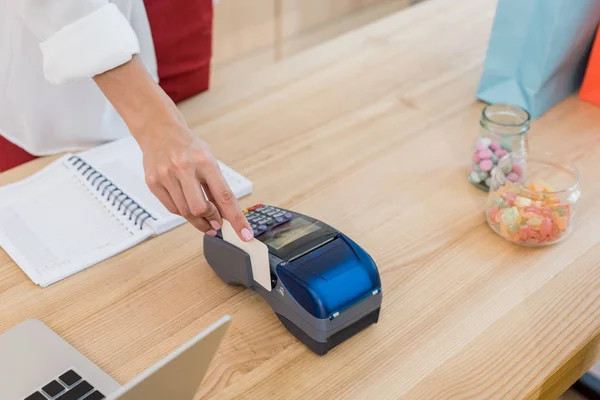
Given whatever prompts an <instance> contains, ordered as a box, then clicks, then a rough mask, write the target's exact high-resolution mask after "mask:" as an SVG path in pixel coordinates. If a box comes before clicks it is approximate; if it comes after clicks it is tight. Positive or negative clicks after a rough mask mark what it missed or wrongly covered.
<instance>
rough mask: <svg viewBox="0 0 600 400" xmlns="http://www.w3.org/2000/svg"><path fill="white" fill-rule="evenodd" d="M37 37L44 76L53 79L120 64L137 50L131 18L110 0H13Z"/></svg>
mask: <svg viewBox="0 0 600 400" xmlns="http://www.w3.org/2000/svg"><path fill="white" fill-rule="evenodd" d="M15 1H16V2H17V4H18V9H19V12H20V15H21V17H22V18H23V20H24V21H25V23H26V24H27V26H28V27H29V29H31V31H32V32H33V33H34V34H35V35H36V37H37V38H38V39H39V40H40V49H41V51H42V55H43V60H44V61H43V62H44V66H43V68H44V75H45V76H46V79H47V80H48V81H49V82H51V83H54V84H62V83H67V82H71V81H74V80H77V79H81V78H91V77H93V76H95V75H98V74H101V73H103V72H106V71H108V70H110V69H113V68H115V67H118V66H119V65H121V64H124V63H126V62H127V61H129V60H130V59H131V57H132V56H133V55H134V54H137V53H139V52H140V45H139V42H138V38H137V36H136V34H135V32H134V31H133V29H132V27H131V25H130V24H129V21H127V19H126V18H125V16H124V15H123V13H121V11H120V10H119V9H118V8H117V6H116V5H115V4H113V3H109V2H108V0H15Z"/></svg>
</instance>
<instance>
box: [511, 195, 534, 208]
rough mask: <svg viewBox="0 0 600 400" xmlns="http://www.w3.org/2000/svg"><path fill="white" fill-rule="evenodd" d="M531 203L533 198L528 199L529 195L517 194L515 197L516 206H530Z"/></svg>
mask: <svg viewBox="0 0 600 400" xmlns="http://www.w3.org/2000/svg"><path fill="white" fill-rule="evenodd" d="M531 203H532V201H531V199H528V198H527V197H522V196H517V198H516V199H515V206H517V207H523V208H525V207H529V206H530V205H531Z"/></svg>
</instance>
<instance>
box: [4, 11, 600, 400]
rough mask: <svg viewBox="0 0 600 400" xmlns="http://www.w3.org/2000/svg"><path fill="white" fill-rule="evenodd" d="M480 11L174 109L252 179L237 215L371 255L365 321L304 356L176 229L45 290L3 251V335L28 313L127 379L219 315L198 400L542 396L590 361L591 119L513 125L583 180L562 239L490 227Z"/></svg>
mask: <svg viewBox="0 0 600 400" xmlns="http://www.w3.org/2000/svg"><path fill="white" fill-rule="evenodd" d="M495 4H496V2H495V1H494V0H462V1H455V0H429V1H427V2H424V3H422V4H420V5H417V6H415V7H414V8H411V9H410V10H408V11H404V12H400V13H398V14H395V15H393V16H390V17H388V18H386V19H383V20H381V21H379V22H377V23H374V24H372V25H369V26H367V27H365V28H362V29H360V30H358V31H354V32H351V33H350V34H348V35H345V36H342V37H340V38H338V39H336V40H334V41H332V42H330V43H327V44H325V45H323V46H321V47H318V48H316V49H314V50H311V51H309V52H307V53H304V54H300V55H298V56H296V57H294V58H292V59H289V60H287V61H285V62H283V63H281V64H279V65H276V66H275V67H274V68H272V69H269V70H267V71H264V72H261V73H260V74H258V75H257V76H256V77H255V78H254V79H252V80H250V81H247V82H240V83H238V84H236V85H229V86H226V87H223V88H220V89H219V90H215V91H213V92H211V93H209V94H207V95H203V96H200V97H198V98H195V99H192V100H191V101H188V102H186V103H185V104H183V105H182V106H181V108H182V110H183V111H184V113H185V115H186V117H187V119H188V121H189V122H190V124H191V126H192V127H193V128H194V129H195V130H196V131H197V132H198V134H199V135H201V136H202V137H203V138H204V139H206V140H207V141H208V142H209V143H210V145H211V147H212V149H213V151H214V152H215V153H216V154H217V156H218V157H219V158H220V159H221V160H223V161H224V162H225V163H227V164H230V165H231V166H232V167H233V168H235V169H236V170H238V171H240V172H242V173H243V174H244V175H246V176H248V177H249V178H250V179H252V180H253V181H254V183H255V191H254V194H253V195H252V196H251V197H249V198H246V199H244V200H243V201H242V205H243V206H249V205H252V204H254V203H258V202H264V203H270V204H275V205H279V206H282V207H285V208H290V209H294V210H298V211H299V212H302V213H305V214H309V215H312V216H314V217H317V218H320V219H322V220H324V221H326V222H328V223H330V224H332V225H333V226H335V227H337V228H339V229H340V230H341V231H343V232H345V233H347V234H348V235H349V236H350V237H352V238H354V239H355V240H356V241H357V242H358V243H359V244H361V245H362V246H363V247H364V248H365V249H366V250H367V251H368V252H369V253H370V254H371V255H372V256H373V257H374V258H375V260H376V262H377V264H378V266H379V270H380V273H381V279H382V282H383V294H384V297H383V307H382V314H381V318H380V322H379V324H377V325H375V326H372V327H370V328H368V329H367V330H365V331H363V332H362V333H360V334H359V335H357V336H355V337H353V338H352V339H350V340H348V341H347V342H345V343H343V344H342V345H341V346H339V347H337V348H336V349H334V350H333V351H331V352H330V353H329V354H328V355H326V356H324V357H319V356H316V355H314V354H312V353H311V352H310V351H309V350H307V349H306V348H305V347H304V346H303V345H302V344H300V343H298V342H297V341H296V340H295V338H294V337H292V336H291V335H290V334H288V333H287V332H286V331H285V329H284V328H283V327H282V326H281V324H280V322H279V321H278V320H277V318H276V316H275V315H274V314H273V313H272V312H271V311H270V308H269V307H268V306H267V305H266V303H265V302H263V301H262V300H261V299H260V298H259V297H258V296H257V295H255V294H253V293H252V292H251V291H249V290H242V289H240V288H232V287H229V286H226V285H224V284H223V283H221V281H219V279H218V278H217V277H216V276H215V274H214V273H213V272H212V271H211V270H210V269H209V267H208V265H207V264H206V262H205V261H204V258H203V254H202V235H201V234H198V233H197V232H196V231H194V229H193V228H192V227H190V226H188V225H186V226H183V227H181V228H178V229H176V230H174V231H172V232H169V233H168V234H165V235H163V236H161V237H158V238H155V239H152V240H150V241H148V242H146V243H143V244H142V245H139V246H137V247H136V248H134V249H132V250H130V251H128V252H126V253H124V254H121V255H119V256H117V257H114V258H112V259H111V260H108V261H106V262H104V263H101V264H99V265H97V266H94V267H93V268H90V269H88V270H86V271H84V272H82V273H79V274H77V275H75V276H73V277H71V278H69V279H67V280H64V281H62V282H60V283H58V284H55V285H53V286H51V287H49V288H46V289H40V288H38V287H36V286H35V285H34V284H33V283H32V282H31V281H29V279H28V278H27V277H26V276H25V274H24V273H23V272H22V271H21V270H20V269H19V268H18V267H17V266H16V265H15V264H14V263H13V262H12V261H11V260H10V259H9V258H8V256H7V255H6V254H5V253H3V252H1V251H0V332H1V331H4V330H6V329H8V328H9V327H11V326H13V325H15V324H17V323H19V322H21V321H23V320H24V319H27V318H32V317H33V318H39V319H41V320H42V321H44V322H45V323H46V324H47V325H49V326H50V327H51V328H53V329H54V330H56V331H57V332H58V333H59V334H61V335H62V336H63V337H64V338H65V339H66V340H68V341H69V342H70V343H72V344H73V345H74V346H75V347H77V348H78V349H79V350H80V351H81V352H82V353H83V354H85V355H86V356H87V357H89V358H90V359H91V360H92V361H94V362H96V363H97V364H98V365H100V366H101V367H102V368H103V369H105V370H106V371H107V372H108V373H109V374H111V375H112V376H114V377H115V378H116V379H117V380H118V381H120V382H126V381H128V380H130V379H132V378H133V377H134V376H135V375H136V374H138V373H139V372H141V371H142V370H144V369H145V368H147V367H149V366H150V365H151V364H152V363H154V362H156V361H157V360H159V359H160V358H162V357H164V356H165V355H167V354H168V353H169V352H170V351H172V350H173V349H174V348H176V347H177V346H179V345H181V344H182V343H184V342H185V341H186V340H188V339H189V338H191V337H192V336H193V335H194V334H196V333H198V332H199V331H201V330H202V329H203V328H205V327H207V326H208V325H209V324H210V323H211V322H213V321H215V320H216V319H217V318H219V317H220V316H222V315H223V314H226V313H228V314H231V315H232V317H233V324H232V326H231V329H230V331H229V333H228V335H227V337H226V339H225V341H224V343H223V345H222V347H221V349H220V351H219V352H218V355H217V357H216V359H215V360H214V362H213V363H212V366H211V368H210V370H209V373H208V375H207V377H206V378H205V381H204V384H203V387H202V395H203V396H204V397H206V398H214V399H231V398H244V399H267V398H277V399H312V398H323V399H331V398H340V399H384V398H385V399H398V398H414V399H449V398H461V399H462V398H473V399H491V398H504V399H515V398H552V397H556V396H557V395H559V394H560V393H562V392H563V391H564V390H565V389H566V388H567V387H568V386H569V385H570V384H571V383H573V382H574V381H575V380H576V378H577V377H578V376H579V375H581V374H583V373H584V371H586V370H587V369H588V368H589V367H590V366H591V365H592V364H593V363H594V362H595V361H596V360H597V359H598V358H600V335H599V333H600V201H598V198H599V197H600V179H598V178H599V175H598V171H599V169H600V134H599V131H600V123H599V121H600V109H598V108H596V107H594V106H591V105H589V104H585V103H581V102H580V101H578V99H577V98H576V97H571V98H569V99H567V100H566V101H564V102H563V103H561V104H560V105H559V106H558V107H556V108H555V109H553V110H552V111H551V112H550V113H548V114H547V115H546V116H544V117H543V118H542V119H541V120H539V121H536V122H535V123H534V124H533V128H532V131H531V134H530V137H531V140H530V144H531V146H532V147H535V148H538V149H545V150H549V151H553V152H557V153H560V154H562V155H563V156H564V157H569V158H571V159H573V160H574V161H575V162H576V164H577V165H578V167H579V168H580V170H581V172H582V182H581V185H582V188H583V196H582V198H581V200H580V203H579V209H578V215H577V216H576V219H577V221H576V227H575V230H574V233H573V235H572V236H571V237H570V238H569V240H567V241H565V242H563V243H562V244H560V245H557V246H553V247H549V248H546V249H538V250H532V249H526V248H521V247H518V246H514V245H511V244H509V243H507V242H505V241H504V240H503V239H501V238H500V237H498V236H497V235H496V234H494V233H493V232H492V231H491V229H490V228H489V227H488V226H487V225H486V223H485V222H484V219H483V216H482V210H483V206H484V202H485V200H486V194H485V193H482V192H480V191H478V190H477V189H475V188H473V187H472V186H471V185H470V184H469V183H467V179H466V177H467V172H466V168H467V162H468V160H469V159H470V147H471V144H472V140H473V139H474V138H475V136H476V134H477V130H478V120H479V114H480V112H481V109H482V104H480V103H478V102H477V101H475V100H474V92H475V88H476V85H477V83H478V80H479V77H480V74H481V70H482V65H483V61H484V57H485V51H486V46H487V39H488V37H489V32H490V28H491V23H492V18H493V14H494V9H495ZM47 162H49V159H43V160H37V161H35V162H32V163H29V164H27V165H25V166H22V167H20V168H18V169H15V170H13V171H9V172H7V173H5V174H2V175H0V184H6V183H8V182H11V181H14V180H17V179H20V178H23V177H25V176H26V175H28V174H30V173H31V172H33V171H35V170H37V169H39V168H41V167H42V166H43V165H45V164H46V163H47ZM42 200H43V199H42Z"/></svg>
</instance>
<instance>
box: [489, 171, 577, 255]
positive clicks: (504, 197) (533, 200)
mask: <svg viewBox="0 0 600 400" xmlns="http://www.w3.org/2000/svg"><path fill="white" fill-rule="evenodd" d="M513 169H514V166H513ZM517 169H518V168H517ZM526 188H527V189H525V188H524V187H523V186H521V185H519V184H514V183H512V182H510V181H507V182H506V183H505V184H504V185H502V186H500V187H498V188H496V189H495V190H494V191H493V192H492V193H490V197H489V199H490V200H489V202H488V210H487V214H486V215H487V219H488V223H489V224H490V226H491V227H492V228H493V229H494V230H495V231H496V232H498V233H499V234H500V235H502V236H504V237H505V238H506V239H508V240H510V241H512V242H516V243H521V244H527V245H540V244H549V243H554V242H556V241H558V240H560V239H561V238H563V237H564V236H566V235H567V234H568V233H569V232H570V230H571V225H572V205H571V204H568V202H564V203H563V202H561V200H560V199H559V198H558V197H556V196H555V195H553V194H552V193H551V192H554V190H553V188H552V187H551V186H550V185H548V184H547V183H546V182H544V181H536V182H531V183H528V184H527V185H526ZM534 188H535V189H539V190H540V191H537V192H531V190H532V189H534Z"/></svg>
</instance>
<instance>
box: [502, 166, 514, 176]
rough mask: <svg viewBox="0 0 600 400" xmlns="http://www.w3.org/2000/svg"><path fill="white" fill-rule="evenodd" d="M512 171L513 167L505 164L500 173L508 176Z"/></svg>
mask: <svg viewBox="0 0 600 400" xmlns="http://www.w3.org/2000/svg"><path fill="white" fill-rule="evenodd" d="M512 170H513V167H512V166H511V165H510V164H505V165H503V166H502V172H504V175H507V174H509V173H510V172H511V171H512Z"/></svg>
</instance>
